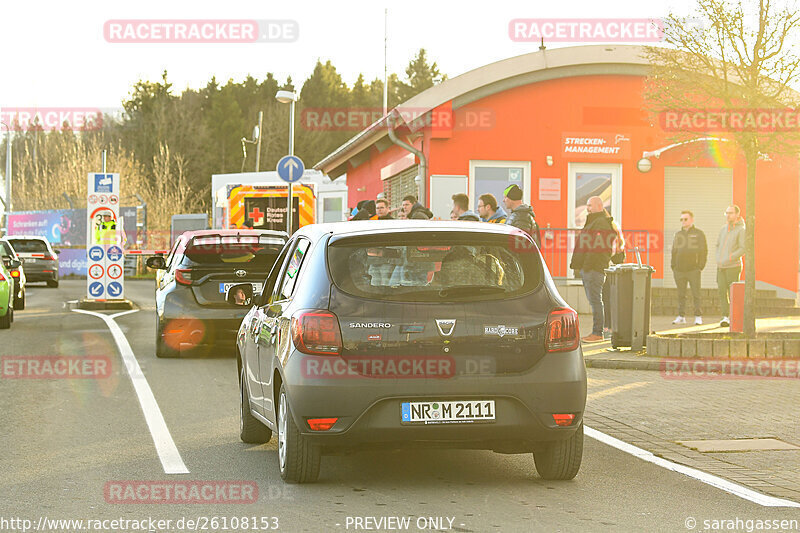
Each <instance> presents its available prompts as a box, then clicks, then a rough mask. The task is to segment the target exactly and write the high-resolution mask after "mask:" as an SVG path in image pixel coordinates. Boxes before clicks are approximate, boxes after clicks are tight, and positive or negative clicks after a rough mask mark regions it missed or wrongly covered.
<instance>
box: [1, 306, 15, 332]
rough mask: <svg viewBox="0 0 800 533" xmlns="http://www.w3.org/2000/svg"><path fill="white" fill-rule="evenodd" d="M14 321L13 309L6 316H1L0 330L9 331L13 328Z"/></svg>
mask: <svg viewBox="0 0 800 533" xmlns="http://www.w3.org/2000/svg"><path fill="white" fill-rule="evenodd" d="M13 321H14V308H13V307H11V308H9V309H8V312H6V314H5V316H0V329H8V328H10V327H11V322H13Z"/></svg>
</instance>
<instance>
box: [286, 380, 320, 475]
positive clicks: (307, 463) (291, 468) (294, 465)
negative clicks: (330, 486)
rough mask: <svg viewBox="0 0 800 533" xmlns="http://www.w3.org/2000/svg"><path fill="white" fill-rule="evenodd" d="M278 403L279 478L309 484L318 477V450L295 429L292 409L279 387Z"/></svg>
mask: <svg viewBox="0 0 800 533" xmlns="http://www.w3.org/2000/svg"><path fill="white" fill-rule="evenodd" d="M279 398H280V399H279V401H278V463H279V466H280V470H281V478H282V479H283V480H284V481H287V482H289V483H309V482H312V481H316V479H317V478H318V477H319V463H320V453H319V448H317V447H316V446H314V445H313V444H311V443H310V442H308V440H307V439H306V438H304V437H303V436H302V435H301V434H300V432H299V431H298V429H297V426H296V425H295V423H294V419H293V418H292V409H291V406H290V405H289V401H288V399H287V397H286V389H285V387H284V386H283V385H281V392H280V394H279Z"/></svg>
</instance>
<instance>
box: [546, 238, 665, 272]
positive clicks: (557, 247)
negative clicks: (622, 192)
mask: <svg viewBox="0 0 800 533" xmlns="http://www.w3.org/2000/svg"><path fill="white" fill-rule="evenodd" d="M540 231H541V237H542V247H541V252H542V256H543V257H544V260H545V263H547V268H548V269H550V274H551V276H552V277H553V279H572V276H571V275H570V272H569V262H570V260H571V259H572V252H573V251H574V250H575V243H576V242H577V236H578V234H579V233H580V231H581V230H580V228H551V227H544V228H541V230H540ZM662 235H663V232H662V231H660V230H638V229H633V230H625V229H624V230H622V236H623V238H624V239H625V254H626V257H625V262H626V263H627V262H635V260H636V256H635V255H634V251H635V249H637V248H638V249H639V251H640V252H641V253H642V258H643V259H644V264H646V265H649V264H650V253H651V252H653V253H656V252H660V251H663V248H664V246H663V242H662V241H663V239H662Z"/></svg>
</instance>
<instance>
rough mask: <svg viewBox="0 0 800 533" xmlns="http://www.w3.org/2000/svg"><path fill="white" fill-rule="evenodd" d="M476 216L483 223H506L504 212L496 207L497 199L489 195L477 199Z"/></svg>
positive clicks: (482, 195)
mask: <svg viewBox="0 0 800 533" xmlns="http://www.w3.org/2000/svg"><path fill="white" fill-rule="evenodd" d="M478 215H479V216H480V217H481V220H482V221H483V222H490V223H492V224H505V223H506V212H505V211H504V210H503V208H502V207H499V206H498V205H497V198H495V197H494V194H491V193H486V194H481V195H480V196H479V197H478Z"/></svg>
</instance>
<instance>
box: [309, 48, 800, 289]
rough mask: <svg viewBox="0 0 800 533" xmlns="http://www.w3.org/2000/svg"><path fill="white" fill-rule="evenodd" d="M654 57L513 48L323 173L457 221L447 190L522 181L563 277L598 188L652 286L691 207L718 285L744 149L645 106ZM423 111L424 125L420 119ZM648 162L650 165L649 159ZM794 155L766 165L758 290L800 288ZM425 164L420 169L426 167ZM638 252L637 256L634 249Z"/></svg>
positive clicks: (346, 152) (430, 94) (347, 150)
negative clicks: (691, 137) (688, 129)
mask: <svg viewBox="0 0 800 533" xmlns="http://www.w3.org/2000/svg"><path fill="white" fill-rule="evenodd" d="M647 72H648V63H647V62H646V60H645V59H644V57H643V56H642V48H641V47H638V46H619V45H612V46H609V45H599V46H579V47H571V48H560V49H553V50H545V51H539V52H534V53H530V54H526V55H522V56H518V57H513V58H510V59H506V60H503V61H499V62H496V63H492V64H490V65H486V66H483V67H481V68H478V69H475V70H473V71H470V72H467V73H465V74H462V75H460V76H458V77H455V78H452V79H449V80H447V81H445V82H443V83H441V84H440V85H437V86H436V87H433V88H431V89H429V90H427V91H425V92H423V93H421V94H419V95H417V96H416V97H414V98H412V99H411V100H409V101H408V102H406V103H405V104H403V105H402V106H401V108H400V111H401V115H402V117H403V119H402V120H399V121H398V123H397V124H395V125H394V130H395V131H396V133H397V136H398V137H399V138H400V139H401V140H403V141H406V142H408V143H409V144H411V145H413V147H414V148H416V150H419V151H421V153H422V154H423V155H424V159H425V163H426V164H427V168H426V169H425V170H423V168H422V167H423V165H422V163H423V161H422V160H421V159H420V158H419V157H417V156H416V155H414V154H413V153H411V152H409V151H408V150H407V149H405V148H404V147H402V146H399V145H397V144H395V143H394V142H393V141H392V139H391V138H390V136H389V131H388V127H387V124H386V119H382V120H381V121H378V122H376V123H375V124H373V126H371V127H370V128H368V129H366V130H364V131H362V132H360V133H359V134H358V135H356V136H355V137H354V138H353V139H351V140H350V141H348V143H346V144H345V145H343V146H342V147H340V148H339V149H337V150H336V151H335V152H333V153H332V154H330V155H328V156H327V157H326V158H325V159H323V160H322V161H320V162H319V163H318V164H317V165H316V167H315V168H317V169H320V170H322V171H323V172H325V173H326V174H328V175H329V176H330V177H331V178H334V179H335V178H337V177H339V176H342V175H344V174H346V176H347V186H348V198H349V201H350V204H351V205H355V204H356V203H357V202H358V201H360V200H362V199H374V198H375V197H376V195H377V194H378V193H381V192H383V193H385V194H386V196H387V198H388V199H389V201H390V203H391V205H392V207H397V206H399V204H400V202H401V201H402V197H403V196H404V195H405V194H409V193H412V194H414V193H419V194H418V195H419V196H420V197H421V201H422V203H424V204H426V205H427V206H429V207H430V208H431V210H432V211H433V212H434V216H436V217H440V218H444V219H448V218H449V213H450V206H451V200H450V197H451V195H452V194H453V193H455V192H465V193H467V194H468V195H469V197H470V201H471V202H472V207H473V209H474V208H475V205H476V204H477V198H478V196H479V195H480V194H483V193H485V192H491V193H493V194H494V195H495V196H496V197H497V199H498V201H499V202H500V203H501V204H502V191H503V189H504V188H505V187H506V186H507V185H509V184H511V183H517V184H519V185H520V186H521V187H522V189H523V191H524V194H525V197H524V199H525V201H526V203H530V204H531V205H532V206H533V208H534V211H535V212H536V218H537V221H538V222H539V224H540V225H541V226H542V228H545V227H546V226H548V225H549V226H550V227H551V228H553V231H550V232H544V233H543V235H545V237H546V238H545V239H544V242H543V252H544V255H545V259H546V260H547V262H548V264H549V267H550V269H551V272H552V273H553V275H554V276H555V277H560V278H569V277H570V276H571V272H569V271H568V269H567V268H566V266H567V265H568V260H569V247H570V246H569V241H570V237H569V235H568V233H569V232H567V231H566V230H567V229H570V228H579V227H581V226H582V224H583V220H584V217H585V213H584V206H585V204H586V199H587V198H588V197H589V196H592V195H599V196H601V197H602V198H603V199H604V201H605V203H606V206H607V209H608V210H609V212H610V213H611V214H612V216H613V217H614V219H615V220H616V221H617V222H618V223H619V224H620V225H621V227H622V228H623V230H625V231H626V233H627V234H628V236H629V237H630V239H629V240H630V241H631V243H635V244H637V245H639V246H640V247H642V249H643V253H642V259H643V261H647V262H648V263H649V264H651V265H653V266H654V267H655V268H656V272H655V274H654V286H659V285H662V284H663V286H674V281H673V279H672V272H671V270H670V263H669V253H670V247H671V243H672V236H673V235H674V233H675V231H677V230H678V229H679V228H680V222H679V214H680V211H681V210H683V209H689V210H691V211H693V212H694V214H695V224H696V226H697V227H699V228H700V229H702V230H703V231H705V233H706V236H707V238H708V242H709V258H708V266H707V267H706V269H705V270H704V272H703V286H704V287H708V288H713V287H716V261H715V259H714V250H715V246H716V240H717V235H718V233H719V230H720V228H721V227H722V226H723V224H724V223H725V217H724V215H723V211H724V210H725V208H726V207H727V206H728V205H730V204H731V203H735V204H738V205H739V206H740V207H741V208H742V214H743V215H744V206H745V187H746V183H745V180H746V169H745V163H744V158H743V157H742V155H741V154H739V153H738V152H737V150H736V148H735V146H734V145H733V143H730V142H722V141H720V140H713V139H711V140H701V141H697V142H691V143H687V144H680V145H677V146H674V141H673V140H672V138H671V137H670V135H669V134H668V133H666V132H664V131H663V130H662V129H661V127H660V125H659V123H658V121H657V120H652V121H651V117H650V116H649V115H648V113H647V112H646V111H645V102H644V96H643V89H644V81H645V77H646V76H647ZM415 118H416V120H415ZM643 159H647V160H648V161H649V166H650V168H649V170H647V166H648V165H646V164H645V163H647V161H642V164H641V165H639V164H638V163H639V162H640V160H643ZM798 170H799V169H798V161H797V159H796V158H788V157H783V158H781V157H774V158H772V160H764V161H759V163H758V168H757V176H758V184H757V190H756V209H757V213H758V224H757V227H756V268H757V279H758V285H759V287H761V288H772V289H776V290H777V292H778V295H779V296H783V297H792V298H794V297H796V295H797V291H798V218H799V217H798V204H799V202H798V193H799V186H798ZM423 173H424V175H422V174H423ZM629 258H631V256H629Z"/></svg>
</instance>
